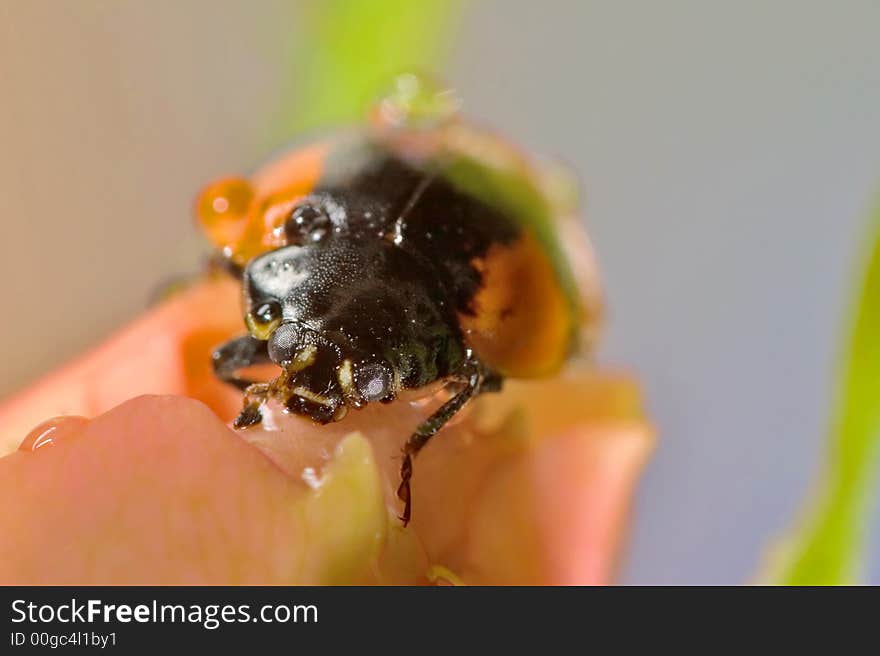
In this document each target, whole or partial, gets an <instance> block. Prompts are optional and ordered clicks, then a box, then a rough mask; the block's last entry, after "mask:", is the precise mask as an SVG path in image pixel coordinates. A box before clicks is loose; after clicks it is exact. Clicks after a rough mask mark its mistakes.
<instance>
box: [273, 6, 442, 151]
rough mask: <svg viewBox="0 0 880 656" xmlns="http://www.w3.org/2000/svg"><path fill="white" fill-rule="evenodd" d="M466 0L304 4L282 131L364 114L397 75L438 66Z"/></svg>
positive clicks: (293, 48) (296, 130)
mask: <svg viewBox="0 0 880 656" xmlns="http://www.w3.org/2000/svg"><path fill="white" fill-rule="evenodd" d="M458 9H459V0H418V1H417V2H413V1H412V0H323V1H321V2H310V3H307V4H306V6H305V7H302V8H301V9H299V11H298V14H297V17H296V20H294V21H293V22H294V24H295V26H296V28H297V29H296V30H295V31H294V33H293V35H292V38H291V47H290V48H289V54H288V57H289V58H290V61H289V65H288V67H287V68H288V70H289V71H290V77H289V83H290V86H289V87H288V88H287V89H286V91H285V94H284V98H283V102H282V106H283V108H284V115H283V116H282V117H281V119H280V126H279V127H278V129H277V130H276V134H275V138H276V139H277V138H279V137H280V138H285V139H286V138H290V137H291V136H294V135H296V134H298V133H301V132H302V131H304V130H314V129H316V128H320V127H324V126H328V125H338V124H342V123H351V122H354V121H357V120H360V119H361V118H362V117H363V115H364V110H365V108H366V107H367V106H368V105H369V103H370V102H371V101H372V100H374V99H375V98H376V97H377V96H378V95H379V94H380V92H381V91H382V90H383V87H386V86H388V85H389V84H390V83H391V80H392V79H393V77H394V76H395V75H398V74H400V73H403V72H408V71H415V72H428V71H434V70H435V69H436V68H437V66H438V62H439V61H440V60H441V58H442V55H443V54H445V53H446V52H448V50H449V49H450V47H451V45H452V43H451V37H450V32H451V28H452V27H453V26H454V24H455V23H456V17H457V14H458Z"/></svg>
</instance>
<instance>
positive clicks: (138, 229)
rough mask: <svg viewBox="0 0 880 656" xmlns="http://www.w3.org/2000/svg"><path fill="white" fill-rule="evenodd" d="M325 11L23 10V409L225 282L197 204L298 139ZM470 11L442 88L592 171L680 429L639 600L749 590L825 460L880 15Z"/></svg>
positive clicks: (6, 115) (16, 163)
mask: <svg viewBox="0 0 880 656" xmlns="http://www.w3.org/2000/svg"><path fill="white" fill-rule="evenodd" d="M315 4H316V3H314V2H305V3H302V2H284V1H281V0H261V1H260V2H257V3H245V2H237V1H234V0H226V1H222V2H221V1H208V0H204V1H196V0H186V1H185V2H179V3H148V2H143V1H140V2H136V1H131V0H129V1H123V0H117V1H113V2H111V1H98V0H77V1H73V0H57V1H51V2H50V1H49V0H39V1H28V0H0V85H2V92H3V93H2V101H0V146H2V154H0V216H2V219H0V220H2V226H3V240H2V246H3V256H2V258H0V279H2V280H3V285H4V289H5V290H6V291H5V299H6V300H5V302H4V307H5V309H4V310H3V311H2V317H3V320H2V322H0V363H2V364H0V371H2V375H0V395H5V394H8V393H11V392H13V391H14V390H16V389H17V388H20V387H22V386H23V385H25V384H26V383H27V382H29V381H32V380H34V379H35V378H37V377H38V376H40V375H41V374H43V373H45V372H46V371H48V370H50V369H51V368H53V367H55V366H57V365H58V364H60V363H62V362H64V361H66V360H68V359H69V358H71V357H72V356H74V355H76V354H77V353H79V352H81V351H82V350H83V349H85V348H86V347H88V346H89V345H92V344H95V343H97V342H99V341H100V340H101V339H102V338H104V337H105V336H107V335H108V334H110V333H111V332H112V331H113V330H114V329H115V328H117V327H119V326H120V325H122V324H124V323H125V322H126V321H127V320H129V319H130V318H132V317H134V316H135V315H136V314H138V313H139V312H141V311H142V310H143V309H144V308H145V307H146V305H147V303H148V301H149V299H150V297H151V295H153V293H154V292H155V291H156V290H157V289H158V288H159V286H160V284H161V283H162V281H164V280H168V279H169V278H170V277H173V276H174V275H176V274H186V273H192V272H195V271H197V270H198V268H199V263H200V261H201V257H202V256H203V255H204V254H205V253H206V245H205V243H204V242H203V241H202V240H201V238H200V236H199V235H198V234H197V232H196V230H195V229H194V227H193V225H192V221H191V207H192V200H193V198H194V196H195V194H196V192H197V190H198V189H199V188H200V187H201V186H202V185H203V184H204V183H205V182H207V181H210V180H211V179H212V178H215V177H217V176H219V175H224V174H228V173H236V172H247V171H248V170H250V169H251V168H252V167H253V166H254V165H256V164H258V163H259V162H260V161H261V160H263V159H264V158H265V157H267V156H268V155H270V154H271V153H272V152H273V151H275V150H276V149H277V148H278V146H279V145H281V144H282V143H283V142H284V141H287V140H288V139H289V138H290V137H292V136H293V134H294V129H293V127H294V126H293V125H292V124H291V122H290V121H289V120H288V119H287V117H286V116H285V112H290V111H291V107H292V104H291V103H292V102H293V103H295V102H296V100H297V92H298V89H297V88H295V85H294V86H292V84H293V83H292V79H291V75H290V71H291V70H295V69H296V66H297V65H298V60H297V58H298V57H300V56H301V55H302V51H301V48H299V46H300V45H301V44H302V43H303V42H305V40H306V37H307V36H308V35H304V33H303V30H304V25H305V23H304V22H303V20H304V19H303V16H304V15H307V14H308V12H309V11H310V10H313V9H314V5H315ZM460 8H461V9H462V11H461V14H460V18H459V19H458V21H457V22H456V23H455V24H454V25H452V26H451V29H450V37H449V40H448V41H444V42H443V43H441V44H440V45H441V47H443V48H442V49H444V50H445V54H446V58H445V63H444V64H443V65H442V66H440V70H441V72H442V73H443V75H444V76H445V78H446V79H448V80H449V81H450V82H451V83H452V84H454V85H455V86H456V87H457V88H458V89H459V91H460V94H461V96H462V97H463V99H464V101H465V109H466V111H467V112H468V113H469V114H471V115H473V116H475V117H478V118H480V119H481V120H483V121H485V122H488V123H491V124H493V125H495V126H496V127H498V128H499V129H501V130H502V131H504V132H506V133H508V134H509V135H511V136H512V137H514V138H515V139H517V140H519V141H521V142H524V143H525V144H527V145H528V146H530V147H532V148H534V149H536V150H538V151H541V152H544V153H548V154H552V155H554V156H557V157H559V158H561V159H563V160H565V161H567V162H569V163H570V164H571V165H572V166H573V167H574V168H575V169H576V170H577V171H578V172H579V175H580V177H581V179H582V181H583V187H584V191H585V207H586V211H585V216H586V222H587V225H588V228H589V230H590V232H591V234H592V237H593V240H594V242H595V245H596V247H597V250H598V253H599V257H600V259H601V263H602V265H603V271H604V278H605V286H606V289H607V293H608V298H609V302H610V323H609V327H608V334H607V339H606V341H605V343H604V346H603V351H602V360H603V361H604V362H606V363H608V364H609V365H611V366H616V367H624V368H627V369H631V370H633V371H635V372H637V374H638V376H639V377H640V379H641V380H642V381H643V384H644V387H645V390H646V395H647V398H648V402H649V408H650V413H651V416H652V418H653V420H654V421H655V422H656V424H657V426H658V429H659V432H660V441H659V448H658V450H657V452H656V454H655V457H654V459H653V461H652V463H651V464H650V466H649V469H648V472H647V476H646V478H645V479H644V480H643V482H642V485H641V488H640V492H639V497H638V499H637V505H636V509H635V518H634V527H633V534H632V540H631V545H630V548H629V551H628V553H627V554H626V557H625V560H624V562H623V564H622V581H623V582H626V583H698V584H702V583H731V584H732V583H740V582H743V581H747V580H749V579H750V578H751V577H752V576H753V575H754V574H755V572H756V569H757V567H758V565H759V562H760V561H761V559H762V555H763V553H764V551H765V548H766V546H767V544H768V542H769V541H770V540H771V539H772V538H774V537H776V536H778V535H779V534H780V532H782V531H783V530H784V529H785V528H786V527H788V526H789V525H790V524H791V521H792V518H793V517H795V516H796V515H797V512H798V510H799V509H800V508H801V502H802V500H803V498H804V496H805V495H806V493H807V491H808V489H809V488H810V486H811V484H812V483H813V482H814V481H815V479H816V474H817V471H818V468H819V466H820V463H821V460H822V459H823V457H824V455H825V439H824V438H825V434H826V428H827V426H828V423H829V415H830V412H831V398H832V395H833V394H832V393H833V389H834V387H833V380H834V375H835V373H836V370H837V368H838V364H837V363H838V361H839V357H838V356H839V354H840V351H841V347H842V344H843V339H842V338H843V335H844V333H843V327H844V321H843V320H844V317H845V316H846V315H847V312H848V310H849V308H850V307H851V300H852V297H853V293H852V292H853V280H854V278H855V276H856V274H857V273H858V272H859V270H860V262H861V261H862V258H861V255H862V254H863V253H864V250H865V249H864V243H863V242H864V241H865V238H866V236H867V234H868V233H867V231H866V229H867V217H868V209H869V207H870V203H871V199H872V196H873V194H874V192H875V190H877V188H878V184H880V121H878V118H880V46H878V39H877V27H878V25H880V3H878V2H876V0H865V1H863V2H859V1H858V0H846V1H843V2H836V3H831V2H808V1H804V0H775V1H773V2H765V1H763V0H743V1H740V2H736V3H733V2H704V1H698V0H693V1H682V0H674V1H670V2H664V3H652V2H611V1H608V2H592V1H578V0H570V1H564V0H552V1H545V2H540V3H537V2H532V1H530V0H492V1H490V0H481V1H472V2H462V3H461V4H460ZM369 37H370V35H369V34H367V35H363V39H364V43H365V44H367V47H369V45H370V41H369ZM444 46H445V47H444ZM331 64H332V62H331ZM403 64H404V65H405V62H404V63H403ZM389 72H393V71H389ZM319 82H320V83H322V84H325V85H333V84H334V83H335V81H334V79H332V77H329V78H328V79H326V80H320V81H319ZM313 86H314V85H313ZM303 88H306V89H308V88H312V87H303ZM869 555H870V557H869V559H868V571H867V573H866V576H865V577H864V578H865V580H867V581H869V582H872V583H878V582H880V548H877V547H874V548H873V549H872V551H871V553H870V554H869Z"/></svg>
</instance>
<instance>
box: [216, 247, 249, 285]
mask: <svg viewBox="0 0 880 656" xmlns="http://www.w3.org/2000/svg"><path fill="white" fill-rule="evenodd" d="M208 267H209V268H210V269H211V270H213V271H222V272H223V273H226V274H228V275H230V276H232V277H233V278H236V279H238V280H241V277H242V276H243V275H244V267H243V266H241V265H240V264H239V263H238V262H236V261H235V260H233V259H232V258H231V257H229V256H228V255H224V254H223V253H221V252H219V251H218V252H215V253H214V254H213V255H211V258H210V259H209V260H208Z"/></svg>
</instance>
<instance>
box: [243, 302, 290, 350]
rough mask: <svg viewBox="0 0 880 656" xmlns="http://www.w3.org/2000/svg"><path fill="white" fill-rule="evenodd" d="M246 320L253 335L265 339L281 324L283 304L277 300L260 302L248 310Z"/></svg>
mask: <svg viewBox="0 0 880 656" xmlns="http://www.w3.org/2000/svg"><path fill="white" fill-rule="evenodd" d="M244 321H245V323H246V324H247V327H248V330H249V331H250V333H251V335H253V336H254V337H256V338H257V339H259V340H263V341H265V340H267V339H269V337H271V336H272V333H273V332H274V330H275V329H276V328H277V327H278V326H279V324H281V305H280V304H279V303H278V302H277V301H267V302H266V303H260V304H259V305H257V306H256V307H255V308H254V309H253V310H251V311H250V312H248V314H247V316H246V317H245V319H244Z"/></svg>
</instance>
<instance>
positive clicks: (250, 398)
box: [232, 383, 270, 428]
mask: <svg viewBox="0 0 880 656" xmlns="http://www.w3.org/2000/svg"><path fill="white" fill-rule="evenodd" d="M269 390H270V384H269V383H254V384H253V385H251V386H250V387H248V388H247V390H246V391H245V394H244V403H243V405H242V408H241V413H240V414H239V415H238V417H236V418H235V421H234V422H233V424H232V425H233V426H235V428H248V427H249V426H254V425H256V424H259V423H260V422H261V421H263V412H262V411H261V410H260V408H262V407H263V404H264V403H265V402H266V399H268V398H269Z"/></svg>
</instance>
